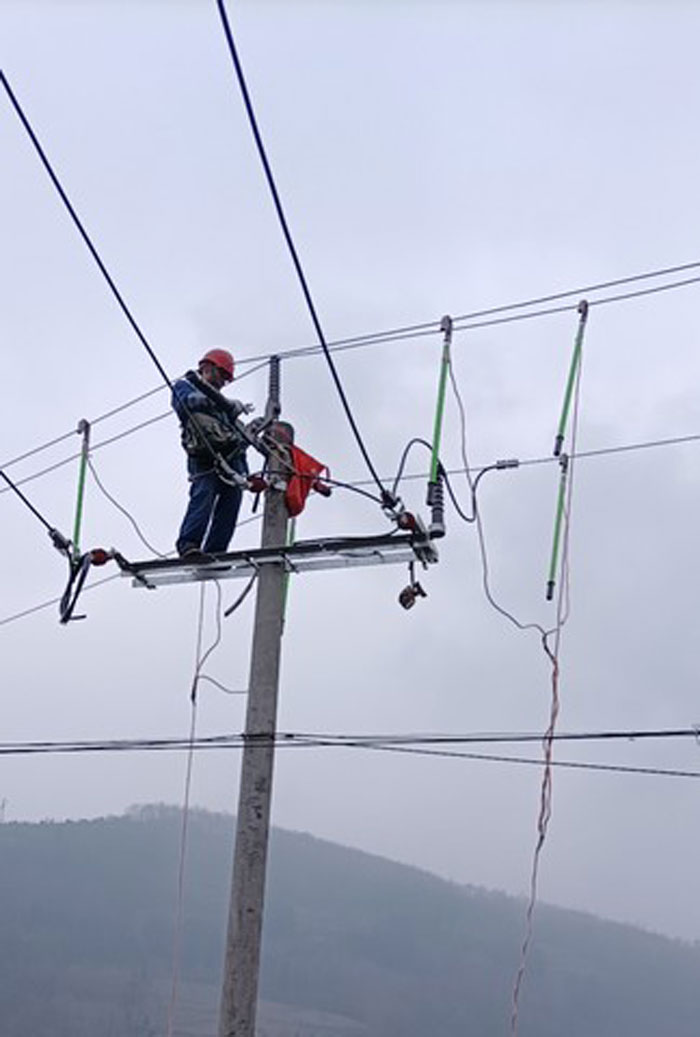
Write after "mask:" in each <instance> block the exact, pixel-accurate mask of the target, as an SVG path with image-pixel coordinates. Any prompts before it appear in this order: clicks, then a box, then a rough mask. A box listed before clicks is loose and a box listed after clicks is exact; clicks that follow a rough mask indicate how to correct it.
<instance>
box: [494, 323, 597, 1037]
mask: <svg viewBox="0 0 700 1037" xmlns="http://www.w3.org/2000/svg"><path fill="white" fill-rule="evenodd" d="M579 312H580V313H581V312H582V311H581V309H579ZM582 315H583V314H582ZM584 320H585V317H584ZM579 330H581V324H579ZM577 342H579V336H577ZM572 390H573V399H574V416H573V422H572V433H571V457H570V464H569V465H568V476H569V477H568V482H567V485H566V494H565V495H564V494H563V493H562V491H561V486H560V500H561V515H562V516H563V521H564V527H563V538H562V544H563V546H562V556H561V567H560V572H559V575H560V582H559V593H558V596H557V614H556V622H555V626H554V628H553V629H552V630H548V631H547V632H546V633H544V634H543V637H542V647H543V648H544V651H545V653H546V655H547V657H548V659H549V661H550V663H551V665H552V677H551V682H552V684H551V686H552V697H551V706H550V712H549V724H548V726H547V730H546V731H545V733H544V737H543V739H542V748H543V754H544V773H543V775H542V784H541V786H540V809H539V814H538V818H537V841H536V843H535V850H534V853H533V857H532V871H531V874H530V897H529V901H528V906H527V914H526V928H525V937H524V939H523V942H522V946H521V949H520V962H519V964H518V970H517V972H516V976H515V982H514V984H513V999H512V1009H511V1020H510V1022H511V1034H512V1037H517V1033H518V1023H519V1007H520V991H521V988H522V983H523V979H524V976H525V966H526V963H527V956H528V951H529V948H530V943H531V941H532V934H533V920H534V912H535V904H536V902H537V885H538V879H539V863H540V855H541V853H542V848H543V847H544V843H545V839H546V837H547V829H548V827H549V821H550V818H551V816H552V763H553V760H552V752H553V747H554V735H555V731H556V724H557V719H558V717H559V703H560V700H559V677H560V667H559V651H560V647H561V636H562V630H563V628H564V624H565V622H566V620H567V618H568V614H569V607H570V602H569V584H570V564H569V545H570V538H571V502H572V499H573V489H574V459H575V457H576V439H577V434H578V412H579V400H580V392H581V355H580V345H579V356H578V359H577V363H576V376H575V380H574V384H573V386H572ZM567 395H568V393H567ZM567 407H568V404H567ZM552 635H553V636H554V642H553V645H552V647H550V645H549V640H550V637H551V636H552Z"/></svg>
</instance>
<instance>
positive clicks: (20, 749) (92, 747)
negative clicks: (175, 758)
mask: <svg viewBox="0 0 700 1037" xmlns="http://www.w3.org/2000/svg"><path fill="white" fill-rule="evenodd" d="M274 741H275V743H276V744H277V745H278V747H279V748H306V749H320V748H330V749H364V750H368V751H373V752H391V753H400V754H404V755H411V756H428V757H434V758H439V759H458V760H476V761H482V762H491V763H511V764H521V765H522V764H526V765H530V766H535V767H539V768H542V767H543V766H544V761H543V760H542V759H539V758H536V757H523V756H506V755H500V754H496V753H473V752H462V751H459V750H449V749H438V748H430V747H424V746H419V745H415V744H414V745H406V744H394V743H390V742H382V741H377V742H369V741H367V740H366V739H364V740H360V741H353V740H343V741H338V740H337V739H335V738H333V737H331V738H330V739H328V738H324V736H323V735H315V736H313V735H297V734H294V733H281V734H278V735H277V736H275V738H274ZM269 743H270V738H269V736H265V737H260V738H258V737H255V738H251V737H250V736H246V735H244V734H238V735H216V736H208V737H204V738H198V739H196V740H193V741H192V740H190V739H185V738H163V739H143V740H140V739H114V740H109V741H91V742H88V741H74V742H49V741H46V742H14V743H3V744H0V756H34V755H80V754H86V753H97V754H101V753H114V752H172V751H182V750H186V751H188V752H189V751H193V750H197V751H206V750H217V749H224V750H225V749H229V750H230V749H241V748H243V746H244V745H248V746H251V745H252V746H255V745H259V746H261V747H266V746H268V745H269ZM551 765H552V766H555V767H563V768H567V769H572V770H583V771H602V772H607V773H617V774H644V775H650V776H657V777H677V778H700V771H695V770H687V769H681V768H665V767H651V766H632V765H626V764H610V763H591V762H585V761H574V760H552V761H551Z"/></svg>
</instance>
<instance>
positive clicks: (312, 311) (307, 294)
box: [217, 0, 391, 503]
mask: <svg viewBox="0 0 700 1037" xmlns="http://www.w3.org/2000/svg"><path fill="white" fill-rule="evenodd" d="M217 7H218V9H219V14H220V16H221V22H222V25H223V29H224V34H225V36H226V42H227V44H228V49H229V53H230V55H231V60H232V61H233V66H234V69H235V72H236V77H237V79H238V85H239V87H240V91H241V95H242V97H243V103H244V106H245V110H246V113H247V116H248V122H249V123H250V128H251V131H252V133H253V137H254V138H255V144H256V146H257V149H258V155H259V157H260V161H261V162H262V166H263V169H264V172H265V178H266V180H267V185H268V187H269V189H270V193H271V195H272V200H273V203H274V206H275V210H276V212H277V217H278V219H279V223H280V226H281V228H282V233H283V235H284V239H285V241H286V243H287V247H288V249H289V253H290V255H291V258H292V263H293V264H294V269H295V270H296V273H297V277H298V279H299V283H300V285H301V290H302V293H303V295H304V299H305V300H306V305H307V308H308V311H309V315H310V316H311V322H312V324H313V326H314V328H315V330H316V334H317V336H318V340H319V343H320V346H321V349H322V350H323V353H324V355H325V357H326V361H327V363H328V367H329V369H330V372H331V376H332V378H333V381H334V382H335V387H336V389H337V390H338V395H339V396H340V400H341V403H342V405H343V408H344V410H345V414H346V416H347V419H348V422H349V423H350V427H351V429H352V431H353V434H354V436H355V439H356V441H357V445H358V447H359V448H360V452H361V454H362V456H363V458H364V460H365V464H366V465H367V468H368V469H369V472H370V474H371V475H372V478H373V479H374V481H375V483H376V484H377V486H378V488H379V491H380V494H381V497H382V499H383V500H384V501H385V502H386V503H391V501H390V500H389V494H388V493H387V491H386V490H385V489H384V486H383V485H382V482H381V480H380V478H379V476H378V474H377V471H376V469H375V467H374V465H373V463H372V459H371V458H370V456H369V453H368V452H367V448H366V446H365V443H364V440H363V438H362V435H361V434H360V430H359V428H358V426H357V422H356V421H355V418H354V415H353V413H352V409H351V407H350V403H349V401H348V398H347V396H346V394H345V390H344V389H343V386H342V383H341V381H340V376H339V374H338V371H337V369H336V366H335V363H334V362H333V357H332V356H331V353H330V350H329V348H328V344H327V342H326V337H325V335H324V332H323V328H322V327H321V322H320V320H319V317H318V314H317V312H316V307H315V305H314V301H313V298H312V296H311V291H310V289H309V285H308V282H307V280H306V275H305V274H304V270H303V268H302V265H301V261H300V259H299V255H298V253H297V250H296V246H295V244H294V240H293V238H292V234H291V231H290V229H289V224H288V223H287V218H286V216H285V214H284V209H283V208H282V202H281V200H280V196H279V192H278V190H277V185H276V183H275V179H274V176H273V174H272V169H271V167H270V163H269V160H268V157H267V154H266V151H265V145H264V144H263V140H262V137H261V135H260V130H259V127H258V122H257V119H256V117H255V111H254V109H253V104H252V101H251V99H250V94H249V92H248V86H247V84H246V80H245V76H244V74H243V68H242V66H241V62H240V59H239V57H238V51H237V50H236V44H235V42H234V39H233V33H232V31H231V25H230V23H229V19H228V15H227V13H226V7H225V5H224V2H223V0H217Z"/></svg>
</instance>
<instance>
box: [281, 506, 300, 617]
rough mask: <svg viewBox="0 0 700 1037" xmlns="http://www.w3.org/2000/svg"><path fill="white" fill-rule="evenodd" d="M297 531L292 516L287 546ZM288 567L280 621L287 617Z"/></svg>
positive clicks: (290, 544)
mask: <svg viewBox="0 0 700 1037" xmlns="http://www.w3.org/2000/svg"><path fill="white" fill-rule="evenodd" d="M296 531H297V520H296V518H293V519H292V521H291V522H290V523H289V530H288V531H287V547H291V546H292V544H293V543H294V538H295V536H296ZM289 576H290V573H289V569H287V570H286V571H285V574H284V586H283V588H282V623H284V621H285V620H286V618H287V598H288V597H289Z"/></svg>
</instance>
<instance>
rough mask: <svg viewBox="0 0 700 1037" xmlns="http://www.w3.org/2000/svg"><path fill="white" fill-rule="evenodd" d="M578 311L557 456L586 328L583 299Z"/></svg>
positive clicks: (569, 407)
mask: <svg viewBox="0 0 700 1037" xmlns="http://www.w3.org/2000/svg"><path fill="white" fill-rule="evenodd" d="M578 312H579V314H580V317H579V322H578V328H577V330H576V341H575V343H574V352H573V355H572V357H571V366H570V368H569V377H568V379H567V382H566V392H565V393H564V404H563V406H562V409H561V417H560V419H559V428H558V429H557V436H556V439H555V440H554V456H555V457H559V455H560V454H561V448H562V445H563V443H564V435H565V432H566V423H567V421H568V419H569V410H570V409H571V397H572V395H573V392H574V385H575V384H576V374H577V371H578V367H579V364H580V363H581V347H582V345H583V332H584V330H585V328H586V321H587V320H588V303H587V301H586V300H585V299H582V300H581V302H580V303H579V304H578Z"/></svg>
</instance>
